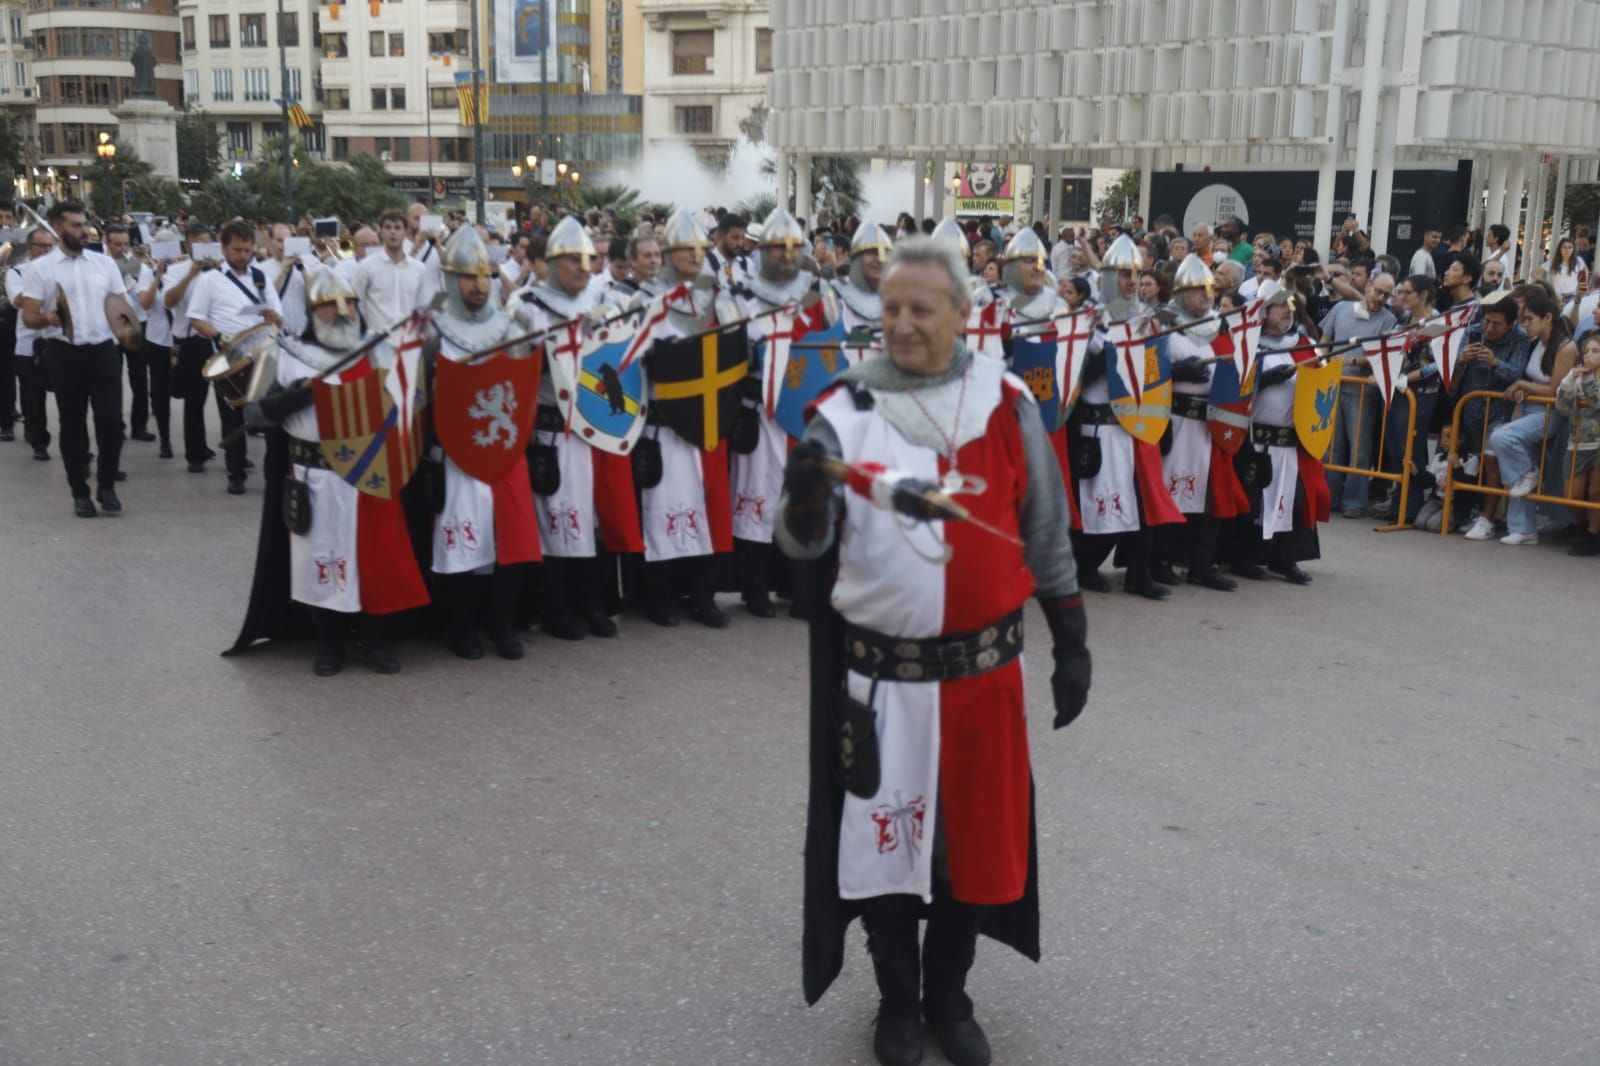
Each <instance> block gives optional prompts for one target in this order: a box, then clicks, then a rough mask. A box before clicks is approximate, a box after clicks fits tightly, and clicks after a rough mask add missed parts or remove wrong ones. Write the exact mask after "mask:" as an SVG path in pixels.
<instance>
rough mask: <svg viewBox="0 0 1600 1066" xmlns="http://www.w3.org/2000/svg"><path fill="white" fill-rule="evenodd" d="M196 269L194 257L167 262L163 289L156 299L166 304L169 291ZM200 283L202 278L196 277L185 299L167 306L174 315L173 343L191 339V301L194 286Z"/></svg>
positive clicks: (162, 281)
mask: <svg viewBox="0 0 1600 1066" xmlns="http://www.w3.org/2000/svg"><path fill="white" fill-rule="evenodd" d="M193 269H194V260H193V259H175V260H173V261H172V262H170V263H168V264H167V273H166V276H164V277H163V278H162V279H161V291H160V292H159V293H158V294H156V301H157V302H158V303H160V304H161V305H162V306H163V307H165V306H166V299H167V293H169V292H171V291H172V290H173V289H175V288H177V287H178V285H179V283H180V282H182V281H183V279H184V278H186V277H188V276H189V271H191V270H193ZM198 284H200V279H199V278H195V279H194V281H193V282H191V283H190V285H189V288H188V289H186V290H185V291H184V294H183V299H181V300H179V301H178V302H177V303H176V304H174V305H173V306H171V307H169V308H167V310H168V311H169V312H170V313H171V315H172V343H173V344H177V343H178V342H179V341H185V340H188V339H189V334H190V333H191V332H193V331H192V330H190V329H189V301H190V299H191V298H192V297H193V296H194V287H195V286H196V285H198Z"/></svg>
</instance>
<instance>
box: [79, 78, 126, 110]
mask: <svg viewBox="0 0 1600 1066" xmlns="http://www.w3.org/2000/svg"><path fill="white" fill-rule="evenodd" d="M117 81H118V79H116V78H87V79H85V81H84V89H85V92H84V96H85V97H86V98H87V99H88V101H89V103H91V104H95V105H98V106H100V107H110V106H112V105H113V104H115V103H117Z"/></svg>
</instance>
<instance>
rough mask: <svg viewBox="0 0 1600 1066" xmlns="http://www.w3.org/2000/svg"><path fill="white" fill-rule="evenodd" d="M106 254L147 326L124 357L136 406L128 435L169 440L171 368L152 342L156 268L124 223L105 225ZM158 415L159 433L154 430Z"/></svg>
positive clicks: (129, 388)
mask: <svg viewBox="0 0 1600 1066" xmlns="http://www.w3.org/2000/svg"><path fill="white" fill-rule="evenodd" d="M105 248H106V254H107V255H109V256H110V257H111V261H112V262H114V263H116V264H117V271H118V273H120V274H121V275H122V281H123V284H124V285H126V286H127V290H126V291H127V297H128V305H129V306H130V307H132V308H133V313H134V315H135V316H136V317H137V318H138V319H139V325H140V326H141V327H142V328H143V329H144V343H143V344H141V345H140V346H139V347H138V348H136V349H129V348H124V349H123V351H122V354H123V357H124V359H125V360H126V362H127V365H128V391H129V392H130V393H131V394H132V400H133V402H132V408H131V410H130V412H129V417H128V422H129V425H128V436H129V437H130V438H132V439H133V440H138V441H152V440H156V439H158V437H159V439H160V440H162V441H166V440H168V439H169V438H170V437H171V435H172V424H171V417H172V397H171V395H170V393H169V379H170V377H171V375H170V373H169V370H170V368H169V367H168V366H166V365H164V364H162V363H161V361H160V359H159V358H158V356H159V355H162V354H165V353H157V352H153V351H152V350H151V349H152V346H151V344H150V336H149V334H150V328H149V318H150V308H151V306H152V305H153V302H154V297H155V281H156V278H155V271H154V270H152V269H151V268H150V264H149V263H147V262H145V261H144V260H143V259H140V258H138V257H136V256H134V254H133V241H132V239H131V237H130V235H129V233H128V227H127V226H124V225H123V224H122V223H120V222H109V223H107V224H106V228H105ZM152 415H153V416H154V419H155V424H156V429H157V431H158V433H151V432H150V421H151V416H152Z"/></svg>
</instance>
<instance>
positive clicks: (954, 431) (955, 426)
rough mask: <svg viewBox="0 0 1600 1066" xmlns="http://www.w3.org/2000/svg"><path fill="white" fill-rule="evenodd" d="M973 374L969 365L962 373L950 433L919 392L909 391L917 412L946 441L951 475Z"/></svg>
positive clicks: (954, 467)
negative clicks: (969, 383)
mask: <svg viewBox="0 0 1600 1066" xmlns="http://www.w3.org/2000/svg"><path fill="white" fill-rule="evenodd" d="M971 374H972V364H971V363H968V364H967V368H966V369H965V370H963V371H962V372H961V391H960V392H959V393H957V394H956V417H955V421H954V422H953V423H952V424H951V426H950V432H949V433H946V432H945V431H944V427H943V426H941V425H940V424H939V421H938V419H936V418H934V417H933V412H931V411H929V410H928V408H927V406H926V405H925V404H923V402H922V397H920V396H918V395H917V390H916V389H909V390H907V391H908V392H909V393H910V395H911V402H912V403H914V404H916V405H917V410H919V411H921V412H922V417H923V418H926V419H927V420H928V424H929V425H931V426H932V427H933V431H934V432H935V433H937V434H939V439H940V440H942V441H944V443H945V449H946V451H945V459H946V460H947V461H948V462H949V463H950V473H954V472H955V469H956V439H957V438H958V437H959V436H960V434H961V409H962V407H963V406H964V405H965V404H966V402H967V378H968V377H969V376H970V375H971Z"/></svg>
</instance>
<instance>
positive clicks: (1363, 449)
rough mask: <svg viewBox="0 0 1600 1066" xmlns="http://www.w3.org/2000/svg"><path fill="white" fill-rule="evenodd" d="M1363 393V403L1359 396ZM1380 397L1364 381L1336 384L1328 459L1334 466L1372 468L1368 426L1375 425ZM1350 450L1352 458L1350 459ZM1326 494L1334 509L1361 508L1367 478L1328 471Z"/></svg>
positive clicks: (1381, 402) (1363, 503) (1374, 389)
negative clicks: (1336, 406) (1335, 412)
mask: <svg viewBox="0 0 1600 1066" xmlns="http://www.w3.org/2000/svg"><path fill="white" fill-rule="evenodd" d="M1363 395H1364V396H1365V397H1366V400H1365V402H1364V403H1363V401H1362V397H1363ZM1382 408H1383V399H1382V398H1381V397H1380V396H1379V395H1378V390H1377V389H1376V388H1371V387H1368V386H1364V385H1350V384H1346V383H1341V384H1340V385H1339V416H1338V420H1337V421H1336V422H1335V424H1334V427H1333V453H1332V454H1331V455H1330V456H1329V460H1328V461H1329V462H1331V463H1333V464H1334V465H1336V466H1357V467H1361V468H1363V469H1371V468H1372V427H1373V426H1375V425H1377V422H1378V412H1379V411H1380V410H1381V409H1382ZM1352 453H1353V454H1354V455H1355V457H1356V459H1355V462H1351V461H1350V456H1351V454H1352ZM1327 476H1328V495H1329V496H1330V497H1332V499H1333V505H1334V507H1335V508H1336V509H1339V510H1343V511H1351V510H1355V511H1361V510H1365V509H1366V506H1367V483H1368V481H1370V480H1371V479H1370V478H1365V477H1362V476H1360V475H1358V474H1345V473H1342V472H1340V471H1337V470H1330V471H1328V475H1327Z"/></svg>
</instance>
